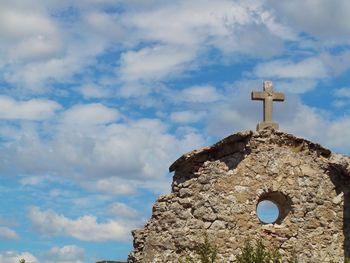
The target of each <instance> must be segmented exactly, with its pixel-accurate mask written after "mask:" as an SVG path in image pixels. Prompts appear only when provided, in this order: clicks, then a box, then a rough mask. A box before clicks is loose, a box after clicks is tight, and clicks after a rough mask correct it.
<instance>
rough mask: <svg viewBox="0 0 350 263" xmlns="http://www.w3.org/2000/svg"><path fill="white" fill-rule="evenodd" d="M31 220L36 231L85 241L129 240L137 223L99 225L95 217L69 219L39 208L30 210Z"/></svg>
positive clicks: (113, 222)
mask: <svg viewBox="0 0 350 263" xmlns="http://www.w3.org/2000/svg"><path fill="white" fill-rule="evenodd" d="M29 218H30V220H31V222H32V224H33V226H34V228H35V229H36V230H38V231H39V232H40V233H42V234H44V235H48V236H53V235H56V236H70V237H73V238H76V239H79V240H85V241H106V240H128V239H129V238H130V235H131V234H130V231H131V229H133V228H135V227H136V225H135V222H130V221H128V222H122V221H113V220H108V221H106V222H103V223H99V222H98V221H97V218H96V217H95V216H91V215H85V216H82V217H79V218H77V219H75V220H74V219H69V218H67V217H65V216H64V215H60V214H57V213H55V212H53V211H51V210H48V211H41V210H40V209H39V208H37V207H33V208H31V209H30V210H29Z"/></svg>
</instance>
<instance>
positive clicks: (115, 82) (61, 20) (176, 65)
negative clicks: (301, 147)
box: [0, 0, 350, 263]
mask: <svg viewBox="0 0 350 263" xmlns="http://www.w3.org/2000/svg"><path fill="white" fill-rule="evenodd" d="M349 11H350V2H349V1H347V0H324V1H319V0H307V1H305V0H294V1H279V0H244V1H243V0H242V1H238V0H237V1H229V0H216V1H207V0H191V1H188V0H183V1H180V0H172V1H168V0H161V1H160V0H147V1H146V0H81V1H72V0H26V1H23V0H1V1H0V87H1V89H0V91H1V92H0V194H1V196H0V197H1V198H0V200H1V201H0V202H1V203H0V204H1V206H0V207H1V210H0V262H2V263H9V262H10V263H12V262H18V259H19V258H22V257H24V258H26V259H27V261H29V262H44V263H49V262H56V263H63V262H65V263H68V262H70V263H73V262H74V263H78V262H93V261H96V260H101V259H115V260H123V259H126V257H127V254H128V252H129V251H130V250H131V249H132V238H131V235H130V230H131V229H134V228H138V227H141V226H142V225H143V224H144V223H145V222H146V220H147V219H148V218H149V216H150V213H151V207H152V204H153V203H154V201H155V200H156V198H157V196H159V195H160V194H164V193H167V192H169V189H170V183H171V178H172V175H171V174H169V173H168V167H169V166H170V164H171V163H172V162H173V161H175V160H176V159H177V158H178V157H179V156H180V155H181V154H183V153H185V152H187V151H190V150H193V149H196V148H199V147H202V146H205V145H209V144H211V143H214V142H216V141H217V140H219V139H220V138H222V137H224V136H227V135H229V134H231V133H234V132H238V131H241V130H249V129H251V130H254V129H255V127H256V124H257V123H258V122H259V121H260V120H261V116H262V105H261V104H262V103H261V102H255V101H254V102H252V101H250V92H251V91H252V90H260V89H262V82H263V80H272V81H273V83H274V87H275V90H278V91H282V92H285V94H286V101H285V102H284V103H276V104H275V106H274V107H275V108H274V109H275V112H274V118H275V120H276V121H278V122H279V124H280V129H281V130H283V131H286V132H289V133H293V134H295V135H297V136H302V137H305V138H307V139H310V140H313V141H315V142H318V143H321V144H323V145H324V146H326V147H328V148H330V149H331V150H333V151H336V152H340V153H345V154H349V153H350V140H349V139H348V138H349V137H350V111H349V110H350V107H349V105H350V104H349V102H350V84H349V83H350V74H349V73H350V72H349V69H350V48H349V47H350V18H349V15H348V13H349Z"/></svg>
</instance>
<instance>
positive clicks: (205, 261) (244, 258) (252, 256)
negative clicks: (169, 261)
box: [179, 235, 350, 263]
mask: <svg viewBox="0 0 350 263" xmlns="http://www.w3.org/2000/svg"><path fill="white" fill-rule="evenodd" d="M241 250H242V253H241V254H240V255H237V256H236V262H237V263H299V261H298V257H297V255H296V253H293V255H292V256H291V257H290V258H283V257H282V256H281V254H280V253H279V252H278V249H274V248H267V247H266V246H265V245H264V243H263V241H262V240H257V241H256V242H255V244H252V242H251V241H250V240H247V241H246V242H245V244H244V247H243V248H242V249H241ZM194 252H195V256H194V257H190V256H188V257H186V260H185V261H182V260H179V263H223V262H218V261H217V253H218V249H217V246H216V245H213V244H211V243H210V242H209V239H208V237H207V235H205V239H204V243H199V244H197V245H196V246H195V249H194ZM329 263H338V262H335V261H330V262H329ZM344 263H350V259H345V261H344Z"/></svg>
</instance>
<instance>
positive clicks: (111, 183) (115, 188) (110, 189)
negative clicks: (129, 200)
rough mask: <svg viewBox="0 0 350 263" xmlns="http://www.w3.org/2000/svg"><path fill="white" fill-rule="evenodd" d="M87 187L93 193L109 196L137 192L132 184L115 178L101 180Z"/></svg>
mask: <svg viewBox="0 0 350 263" xmlns="http://www.w3.org/2000/svg"><path fill="white" fill-rule="evenodd" d="M123 181H124V182H123ZM86 186H87V189H90V190H92V191H98V192H101V193H104V194H109V195H131V194H134V193H135V191H136V190H135V186H133V185H132V184H131V183H130V182H128V181H125V180H120V179H119V178H113V177H112V178H105V179H101V180H98V181H97V182H93V183H92V184H87V185H86Z"/></svg>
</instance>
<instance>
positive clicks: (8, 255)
mask: <svg viewBox="0 0 350 263" xmlns="http://www.w3.org/2000/svg"><path fill="white" fill-rule="evenodd" d="M21 259H25V261H26V262H28V263H38V262H39V261H38V259H37V258H36V257H34V256H33V255H32V254H31V253H29V252H15V251H6V252H2V253H0V262H1V263H18V262H19V261H20V260H21Z"/></svg>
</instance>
